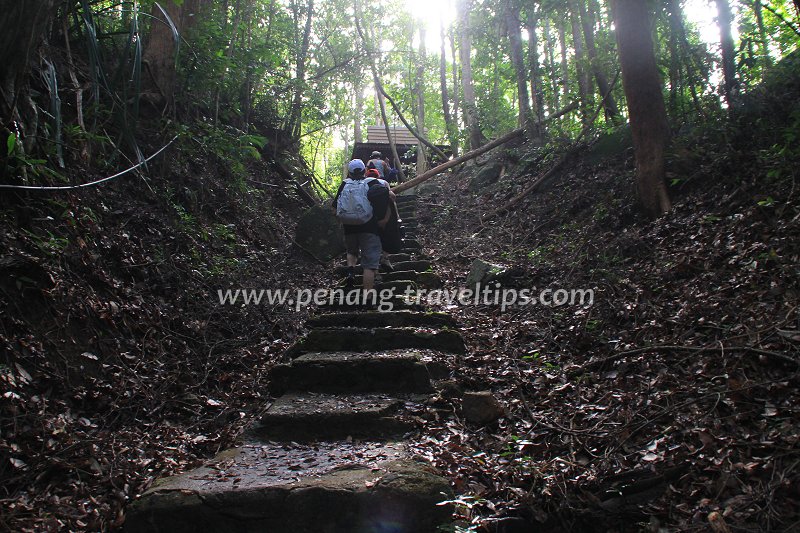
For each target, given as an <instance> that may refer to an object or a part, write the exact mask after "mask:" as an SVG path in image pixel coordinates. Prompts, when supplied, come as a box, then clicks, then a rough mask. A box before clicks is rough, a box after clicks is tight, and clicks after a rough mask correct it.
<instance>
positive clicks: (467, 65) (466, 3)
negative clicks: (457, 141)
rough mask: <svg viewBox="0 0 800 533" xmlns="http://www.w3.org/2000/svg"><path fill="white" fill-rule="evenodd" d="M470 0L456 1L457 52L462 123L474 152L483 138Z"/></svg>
mask: <svg viewBox="0 0 800 533" xmlns="http://www.w3.org/2000/svg"><path fill="white" fill-rule="evenodd" d="M470 4H471V2H470V0H457V2H456V9H457V10H458V17H459V21H460V30H461V38H460V42H459V50H460V53H461V85H462V87H463V90H464V121H465V122H466V125H467V130H468V131H469V145H470V147H471V148H472V149H473V150H475V149H476V148H478V147H479V146H481V145H482V144H483V143H484V140H485V137H484V136H483V132H481V127H480V123H479V121H478V106H477V103H476V101H475V87H474V85H473V84H472V58H471V57H470V54H471V52H472V34H471V33H472V32H471V29H470V22H469V11H470Z"/></svg>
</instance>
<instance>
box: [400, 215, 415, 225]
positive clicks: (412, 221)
mask: <svg viewBox="0 0 800 533" xmlns="http://www.w3.org/2000/svg"><path fill="white" fill-rule="evenodd" d="M400 220H402V222H400V225H401V226H408V225H410V224H417V223H418V222H417V217H408V218H406V217H400Z"/></svg>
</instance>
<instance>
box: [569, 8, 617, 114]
mask: <svg viewBox="0 0 800 533" xmlns="http://www.w3.org/2000/svg"><path fill="white" fill-rule="evenodd" d="M577 2H578V9H579V11H580V18H581V26H582V27H583V35H584V38H585V40H586V53H587V55H588V56H589V67H590V68H591V70H592V73H593V74H594V79H595V81H596V82H597V89H598V91H599V92H600V97H601V98H603V95H606V96H605V98H603V109H604V110H605V115H606V120H609V121H610V122H611V123H613V124H616V123H617V122H619V110H618V109H617V103H616V101H615V100H614V96H613V95H612V94H611V91H610V90H609V89H610V88H609V85H608V78H606V74H605V72H603V68H602V66H601V65H600V60H599V58H598V57H597V47H596V46H595V43H594V16H593V13H592V12H587V10H586V5H585V4H584V0H577Z"/></svg>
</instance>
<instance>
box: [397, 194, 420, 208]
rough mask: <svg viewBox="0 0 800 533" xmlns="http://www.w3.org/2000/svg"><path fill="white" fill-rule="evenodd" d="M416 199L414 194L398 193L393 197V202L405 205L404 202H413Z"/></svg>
mask: <svg viewBox="0 0 800 533" xmlns="http://www.w3.org/2000/svg"><path fill="white" fill-rule="evenodd" d="M416 201H417V195H416V194H398V195H397V198H395V202H397V205H398V206H399V205H405V204H414V203H416Z"/></svg>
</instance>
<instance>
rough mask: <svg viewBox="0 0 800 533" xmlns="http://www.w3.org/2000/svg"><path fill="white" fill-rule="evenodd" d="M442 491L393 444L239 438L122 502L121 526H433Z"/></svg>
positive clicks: (275, 531)
mask: <svg viewBox="0 0 800 533" xmlns="http://www.w3.org/2000/svg"><path fill="white" fill-rule="evenodd" d="M450 498H451V490H450V486H449V483H448V482H447V480H446V479H444V478H442V477H440V476H438V475H436V474H434V473H433V472H432V471H431V470H430V469H429V468H428V467H427V466H426V465H424V464H422V463H419V462H417V461H413V460H411V459H410V452H409V451H407V450H406V448H405V447H404V446H403V445H402V444H398V443H392V442H389V443H376V442H364V443H347V442H336V443H315V444H313V445H303V444H296V443H292V444H289V443H286V444H270V443H247V444H245V445H243V446H241V447H239V448H233V449H231V450H226V451H224V452H222V453H221V454H219V455H218V456H217V457H215V458H214V459H212V460H211V461H209V462H208V463H206V464H205V465H204V466H202V467H200V468H197V469H195V470H191V471H189V472H186V473H184V474H181V475H178V476H174V477H171V478H168V479H165V480H161V481H159V482H157V484H156V485H155V486H153V488H151V489H150V490H148V491H147V492H146V493H145V494H144V495H142V497H141V499H139V500H138V501H136V502H134V503H133V504H132V505H131V506H130V507H129V508H128V509H127V512H126V521H125V526H124V531H125V532H126V533H151V532H152V533H194V532H197V531H204V532H211V533H223V532H226V533H227V532H234V531H239V532H248V533H254V532H269V533H318V532H325V533H351V532H353V531H375V532H377V531H389V530H391V531H404V532H406V531H407V532H420V533H433V532H435V531H437V530H438V528H439V526H441V525H444V524H446V523H447V522H448V521H449V518H450V516H451V513H452V511H453V509H452V507H451V506H448V505H437V504H438V503H439V502H441V501H443V500H449V499H450ZM388 524H390V525H391V527H390V526H389V525H388Z"/></svg>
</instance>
